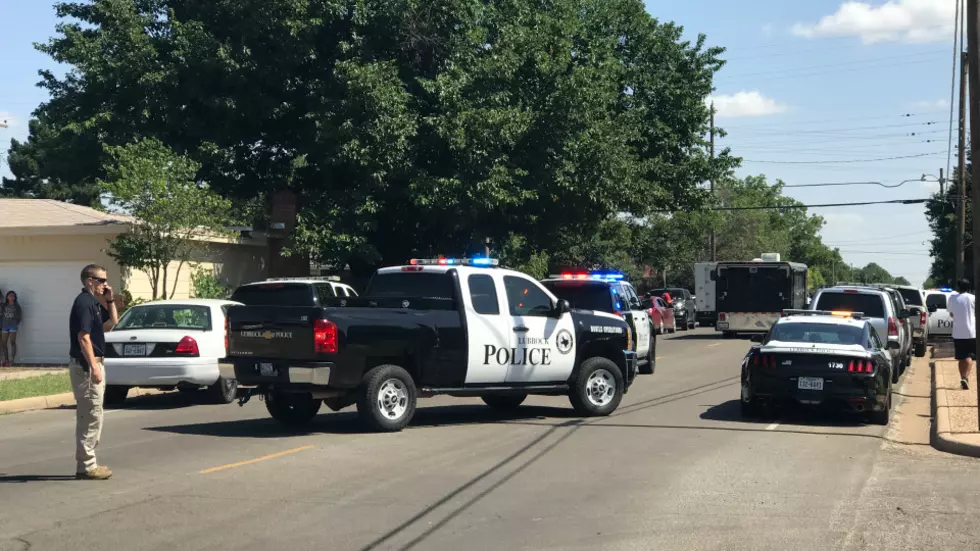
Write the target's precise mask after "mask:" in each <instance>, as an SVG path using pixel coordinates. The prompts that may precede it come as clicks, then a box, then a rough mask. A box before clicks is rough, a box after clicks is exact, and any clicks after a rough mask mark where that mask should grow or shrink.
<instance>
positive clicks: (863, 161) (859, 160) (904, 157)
mask: <svg viewBox="0 0 980 551" xmlns="http://www.w3.org/2000/svg"><path fill="white" fill-rule="evenodd" d="M940 153H946V152H945V151H935V152H933V153H919V154H917V155H901V156H898V157H880V158H878V159H847V160H838V161H829V160H825V161H771V160H751V159H742V162H746V163H767V164H776V165H816V164H824V163H834V164H841V163H875V162H878V161H896V160H899V159H915V158H918V157H929V156H931V155H939V154H940Z"/></svg>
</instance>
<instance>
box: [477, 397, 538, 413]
mask: <svg viewBox="0 0 980 551" xmlns="http://www.w3.org/2000/svg"><path fill="white" fill-rule="evenodd" d="M480 399H481V400H483V403H484V404H486V405H488V406H490V407H491V408H493V409H496V410H500V411H513V410H515V409H517V408H518V407H519V406H520V405H521V404H523V403H524V400H526V399H527V394H490V395H488V396H480Z"/></svg>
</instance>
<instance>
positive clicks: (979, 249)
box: [961, 0, 980, 426]
mask: <svg viewBox="0 0 980 551" xmlns="http://www.w3.org/2000/svg"><path fill="white" fill-rule="evenodd" d="M978 1H980V0H967V2H966V6H967V12H966V36H967V49H966V50H967V55H968V60H969V65H970V69H969V73H970V75H969V77H970V152H971V155H972V158H973V160H977V159H980V51H978V48H980V37H978V36H977V32H978V30H980V29H978V25H977V17H980V10H978V6H977V2H978ZM961 162H962V161H961ZM971 172H972V179H973V193H972V194H971V195H972V198H973V204H974V205H980V170H976V169H974V170H972V171H971ZM973 236H974V239H973V284H974V285H976V283H977V280H978V279H980V278H978V276H980V239H976V237H978V236H980V216H974V217H973ZM974 315H976V312H974ZM978 340H980V339H978ZM977 399H978V404H980V385H977ZM977 423H978V426H980V407H978V409H977Z"/></svg>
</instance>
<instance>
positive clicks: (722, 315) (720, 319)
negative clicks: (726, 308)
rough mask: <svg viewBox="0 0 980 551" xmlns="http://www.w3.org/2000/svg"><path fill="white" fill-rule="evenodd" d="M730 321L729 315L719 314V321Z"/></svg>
mask: <svg viewBox="0 0 980 551" xmlns="http://www.w3.org/2000/svg"><path fill="white" fill-rule="evenodd" d="M727 319H728V314H726V313H724V312H722V313H720V314H718V321H726V320H727Z"/></svg>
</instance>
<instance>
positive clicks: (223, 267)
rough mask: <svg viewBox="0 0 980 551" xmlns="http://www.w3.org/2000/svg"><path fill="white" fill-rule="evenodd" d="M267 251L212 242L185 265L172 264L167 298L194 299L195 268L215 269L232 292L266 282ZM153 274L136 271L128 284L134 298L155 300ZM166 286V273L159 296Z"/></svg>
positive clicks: (161, 279)
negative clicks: (248, 284)
mask: <svg viewBox="0 0 980 551" xmlns="http://www.w3.org/2000/svg"><path fill="white" fill-rule="evenodd" d="M265 257H266V248H265V247H264V246H257V245H251V244H235V243H209V244H208V245H206V246H204V247H202V248H201V250H199V251H198V252H197V253H196V254H194V256H193V257H192V259H191V261H190V262H189V263H185V264H184V265H183V266H181V265H180V263H179V262H172V263H171V264H170V266H169V267H168V268H167V296H168V297H170V296H171V293H173V298H190V297H191V296H192V295H193V292H194V289H193V285H192V282H191V275H192V274H193V273H194V270H195V268H197V269H204V270H213V272H214V273H215V275H217V276H218V279H219V280H220V281H221V283H222V284H223V285H225V286H226V287H228V288H230V289H234V288H235V287H237V286H239V285H241V284H242V283H247V282H250V281H256V280H259V279H264V278H265V277H266V274H267V267H266V258H265ZM151 281H152V277H151V276H150V274H148V273H145V272H142V271H137V270H133V271H131V272H130V274H129V278H128V280H127V282H126V290H128V291H129V292H130V294H131V295H132V296H133V298H141V299H144V300H149V299H151V298H152V297H153V286H152V285H151ZM162 287H163V274H160V276H159V277H158V294H159V292H160V290H162Z"/></svg>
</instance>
